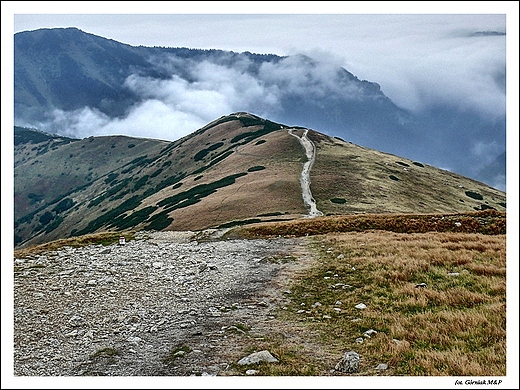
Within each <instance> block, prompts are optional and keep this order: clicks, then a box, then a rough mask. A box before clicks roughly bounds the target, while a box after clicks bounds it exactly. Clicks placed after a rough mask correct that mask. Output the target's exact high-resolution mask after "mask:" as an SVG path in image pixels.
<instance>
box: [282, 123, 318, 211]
mask: <svg viewBox="0 0 520 390" xmlns="http://www.w3.org/2000/svg"><path fill="white" fill-rule="evenodd" d="M308 131H309V130H307V129H305V130H304V131H303V134H302V136H301V137H299V136H298V135H296V134H294V133H293V130H292V129H291V130H289V134H291V135H292V136H294V137H296V138H298V140H299V141H300V143H301V145H302V146H303V148H304V149H305V155H306V156H307V162H305V164H303V169H302V173H301V178H300V183H301V187H302V197H303V202H304V204H305V205H306V206H307V207H308V208H309V209H310V211H309V214H308V215H307V216H308V217H309V218H314V217H319V216H322V215H323V213H322V212H321V211H319V210H318V208H317V207H316V201H315V200H314V198H313V197H312V192H311V178H310V172H311V168H312V165H313V164H314V160H315V159H316V147H315V146H314V143H313V142H312V141H311V140H310V139H309V138H307V133H308Z"/></svg>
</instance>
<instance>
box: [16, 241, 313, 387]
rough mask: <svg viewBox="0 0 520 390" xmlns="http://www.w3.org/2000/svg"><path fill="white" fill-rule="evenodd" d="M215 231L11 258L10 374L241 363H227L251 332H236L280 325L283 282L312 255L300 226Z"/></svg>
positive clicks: (214, 369) (196, 370) (221, 368)
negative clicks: (230, 236)
mask: <svg viewBox="0 0 520 390" xmlns="http://www.w3.org/2000/svg"><path fill="white" fill-rule="evenodd" d="M222 233H223V232H222V231H206V232H203V234H201V233H198V234H195V233H193V232H156V233H146V234H142V235H140V236H137V237H136V240H132V241H128V242H126V243H124V244H123V245H122V244H114V245H111V246H102V245H90V246H86V247H82V248H72V247H63V248H61V249H59V250H57V251H53V252H48V253H45V254H42V255H35V256H32V257H29V258H17V259H14V267H15V274H14V375H15V376H16V377H18V376H41V377H45V376H193V375H195V376H229V375H243V374H244V373H241V372H237V371H236V365H235V368H234V369H233V367H232V365H233V364H234V363H236V362H237V361H238V360H239V359H240V358H242V357H243V356H244V353H245V348H246V347H247V340H248V338H247V337H236V335H237V334H240V333H243V332H244V329H243V327H247V332H248V334H249V335H255V334H257V335H261V334H266V332H269V330H270V329H271V328H272V327H273V326H279V324H276V322H277V321H276V316H275V310H276V309H277V308H279V307H280V306H281V305H283V302H284V297H283V295H284V293H283V290H284V283H285V281H287V280H288V276H289V275H290V274H292V273H293V272H295V271H296V270H297V269H301V268H302V267H304V266H305V264H308V263H309V261H311V258H310V256H309V254H308V253H307V252H306V250H305V245H304V244H305V238H298V239H283V238H279V239H260V240H219V239H218V238H219V235H221V234H222ZM249 337H252V336H249ZM234 370H235V371H234ZM243 371H244V372H245V369H244V370H243Z"/></svg>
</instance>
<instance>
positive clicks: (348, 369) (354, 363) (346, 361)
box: [335, 351, 359, 374]
mask: <svg viewBox="0 0 520 390" xmlns="http://www.w3.org/2000/svg"><path fill="white" fill-rule="evenodd" d="M335 370H336V371H341V372H344V373H346V374H351V373H355V372H358V371H359V355H358V354H357V352H355V351H348V352H345V353H344V354H343V357H342V358H341V360H340V361H339V362H338V364H336V367H335Z"/></svg>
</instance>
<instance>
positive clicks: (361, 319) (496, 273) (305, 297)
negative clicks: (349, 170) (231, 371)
mask: <svg viewBox="0 0 520 390" xmlns="http://www.w3.org/2000/svg"><path fill="white" fill-rule="evenodd" d="M311 240H312V241H313V242H314V244H313V248H314V249H313V250H314V251H315V253H316V256H317V258H318V262H317V263H316V265H315V266H314V267H312V268H310V269H307V270H306V271H305V272H304V273H302V274H301V275H299V276H298V277H297V278H296V279H295V280H293V281H292V282H291V286H290V290H291V291H292V294H291V295H290V301H291V303H290V304H289V305H288V306H287V310H281V311H280V313H279V318H280V319H281V320H283V321H286V322H287V323H291V324H293V325H291V326H298V324H299V326H300V333H301V339H306V343H307V344H308V345H307V346H306V347H305V348H302V344H297V343H294V340H285V339H284V338H283V337H282V336H280V334H278V333H277V332H273V334H271V335H269V340H268V342H265V343H264V344H263V345H262V346H261V347H262V348H266V349H269V348H273V350H275V351H278V353H279V355H278V357H279V358H280V363H281V364H278V365H276V366H273V365H265V366H262V367H261V368H260V370H261V373H262V374H263V375H324V374H323V373H326V374H325V375H328V373H327V370H328V369H329V370H330V368H332V367H334V365H335V363H336V362H337V360H339V357H340V356H341V355H342V354H343V353H344V352H345V351H348V350H355V351H356V352H358V353H359V354H360V356H361V361H360V372H359V373H358V374H356V375H361V376H367V375H391V376H403V375H407V376H504V375H506V245H505V244H506V237H505V235H483V234H478V233H469V234H468V233H435V232H428V233H407V234H403V233H395V232H389V231H380V230H377V231H367V232H362V233H359V232H348V233H329V234H327V235H320V236H316V237H314V238H312V239H311ZM419 283H426V287H424V288H420V287H416V285H417V284H419ZM338 301H339V302H341V303H338ZM316 302H320V303H321V306H314V304H315V303H316ZM358 303H365V304H366V306H367V308H366V309H364V310H359V309H356V308H355V307H354V306H355V305H357V304H358ZM335 308H336V309H335ZM302 309H303V310H302ZM337 309H340V310H337ZM369 329H374V330H376V331H377V334H375V335H372V336H371V337H365V336H363V333H364V332H365V331H367V330H369ZM359 337H362V338H364V342H363V343H362V344H359V343H357V342H356V339H357V338H359ZM312 344H314V345H315V347H314V348H315V350H316V351H317V350H320V351H322V352H321V353H320V356H321V358H317V357H313V356H312V354H309V353H308V351H309V350H312V347H309V345H312ZM334 356H335V358H334ZM302 359H303V362H304V363H305V367H306V368H305V369H303V368H299V367H298V365H299V364H300V362H301V361H302ZM334 359H335V360H334ZM379 363H386V364H388V366H389V369H388V370H386V371H384V372H378V371H377V370H375V367H376V366H377V365H378V364H379Z"/></svg>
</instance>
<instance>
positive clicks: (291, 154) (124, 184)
mask: <svg viewBox="0 0 520 390" xmlns="http://www.w3.org/2000/svg"><path fill="white" fill-rule="evenodd" d="M304 131H305V129H304V128H302V127H289V126H287V125H284V124H280V123H276V122H272V121H270V120H267V119H263V118H261V117H258V116H255V115H252V114H248V113H234V114H231V115H228V116H223V117H220V118H218V119H217V120H214V121H213V122H210V123H209V124H207V125H206V126H204V127H202V128H200V129H199V130H197V131H195V132H194V133H192V134H189V135H188V136H186V137H184V138H182V139H179V140H177V141H174V142H170V141H163V140H155V139H146V138H133V137H124V136H108V137H88V138H85V139H81V140H79V139H69V138H64V137H58V136H53V135H49V134H45V133H42V132H39V131H35V130H30V129H24V128H15V168H14V174H15V177H14V180H15V245H16V246H17V247H24V246H28V245H34V244H39V243H43V242H48V241H52V240H55V239H59V238H67V237H71V236H77V235H83V234H87V233H93V232H99V231H122V230H125V229H138V230H141V229H143V230H164V229H166V230H201V229H206V228H216V227H225V226H234V225H241V224H248V223H254V222H259V221H274V220H292V219H298V218H302V217H305V216H307V215H308V213H309V209H308V206H307V205H306V204H305V203H304V201H303V198H302V186H301V182H300V180H301V173H302V168H303V166H304V164H305V163H307V161H308V158H307V155H306V152H305V150H304V148H303V147H302V145H301V144H300V142H299V140H298V139H297V137H295V136H293V135H292V134H290V132H292V133H294V134H295V135H298V136H302V135H303V133H304ZM307 136H308V138H309V139H310V140H311V141H312V144H313V145H314V147H315V161H314V164H313V166H312V168H311V171H310V180H311V185H310V188H311V191H312V196H313V198H314V199H315V201H316V205H317V208H318V209H319V211H320V212H322V213H323V214H325V215H342V214H355V213H435V212H467V211H475V210H485V209H488V208H492V209H496V210H498V211H505V207H506V203H505V201H506V200H505V193H504V192H502V191H499V190H496V189H494V188H491V187H489V186H487V185H485V184H484V183H481V182H477V181H475V180H472V179H469V178H466V177H463V176H460V175H457V174H454V173H451V172H448V171H444V170H441V169H438V168H435V167H432V166H429V165H426V164H423V163H421V162H418V161H412V160H408V159H405V158H402V157H398V156H396V155H392V154H388V153H383V152H379V151H376V150H373V149H369V148H365V147H361V146H358V145H355V144H353V143H350V142H345V141H343V140H341V139H339V138H337V137H330V136H328V135H325V134H323V133H320V132H317V131H314V130H308V131H307Z"/></svg>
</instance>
